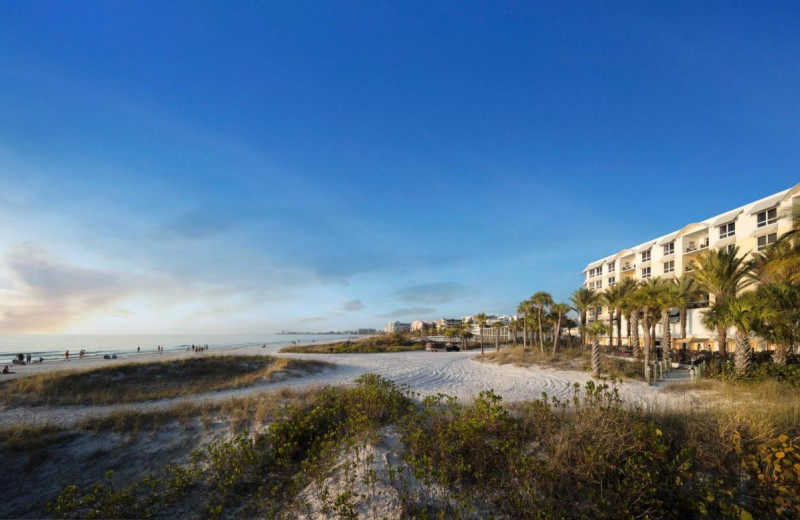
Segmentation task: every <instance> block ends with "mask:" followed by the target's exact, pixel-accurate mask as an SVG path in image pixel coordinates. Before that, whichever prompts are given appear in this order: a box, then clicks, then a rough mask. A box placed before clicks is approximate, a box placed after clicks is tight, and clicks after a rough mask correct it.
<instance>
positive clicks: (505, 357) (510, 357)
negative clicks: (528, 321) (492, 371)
mask: <svg viewBox="0 0 800 520" xmlns="http://www.w3.org/2000/svg"><path fill="white" fill-rule="evenodd" d="M551 348H552V346H551ZM551 348H546V347H545V350H544V354H542V351H541V350H540V349H539V348H538V347H534V348H529V347H522V346H517V347H508V348H504V349H502V350H499V351H491V352H486V353H485V354H483V355H481V356H478V357H476V358H475V359H477V360H479V361H485V362H488V363H496V364H498V365H508V364H511V365H515V366H519V367H528V366H532V365H538V366H544V367H553V368H562V369H573V370H574V369H577V370H583V369H585V368H586V367H588V366H589V363H590V359H589V352H588V351H587V350H586V349H583V348H580V347H567V348H560V349H558V350H557V351H556V355H555V356H553V351H552V350H551Z"/></svg>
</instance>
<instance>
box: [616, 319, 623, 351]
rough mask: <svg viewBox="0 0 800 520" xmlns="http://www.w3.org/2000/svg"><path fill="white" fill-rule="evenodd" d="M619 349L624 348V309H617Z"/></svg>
mask: <svg viewBox="0 0 800 520" xmlns="http://www.w3.org/2000/svg"><path fill="white" fill-rule="evenodd" d="M617 349H619V350H622V309H617Z"/></svg>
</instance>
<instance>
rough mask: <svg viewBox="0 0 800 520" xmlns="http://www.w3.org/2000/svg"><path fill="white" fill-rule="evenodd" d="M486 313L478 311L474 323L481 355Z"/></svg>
mask: <svg viewBox="0 0 800 520" xmlns="http://www.w3.org/2000/svg"><path fill="white" fill-rule="evenodd" d="M486 319H487V317H486V314H484V313H480V314H476V315H475V323H477V324H478V330H479V331H480V332H479V333H478V340H479V341H480V343H481V355H483V328H484V327H485V326H486Z"/></svg>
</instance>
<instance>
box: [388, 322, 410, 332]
mask: <svg viewBox="0 0 800 520" xmlns="http://www.w3.org/2000/svg"><path fill="white" fill-rule="evenodd" d="M405 330H411V324H410V323H400V322H399V321H390V322H389V323H387V324H386V332H402V331H405Z"/></svg>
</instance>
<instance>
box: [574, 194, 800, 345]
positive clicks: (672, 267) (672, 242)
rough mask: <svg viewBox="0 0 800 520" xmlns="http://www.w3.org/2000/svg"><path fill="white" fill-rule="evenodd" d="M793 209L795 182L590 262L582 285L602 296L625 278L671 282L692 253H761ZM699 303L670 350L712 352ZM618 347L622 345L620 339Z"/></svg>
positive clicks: (712, 337)
mask: <svg viewBox="0 0 800 520" xmlns="http://www.w3.org/2000/svg"><path fill="white" fill-rule="evenodd" d="M797 205H800V184H798V185H796V186H794V187H793V188H791V189H788V190H785V191H782V192H780V193H776V194H774V195H771V196H769V197H766V198H763V199H760V200H757V201H755V202H751V203H750V204H745V205H744V206H741V207H738V208H736V209H732V210H730V211H727V212H725V213H723V214H721V215H716V216H714V217H711V218H709V219H706V220H703V221H701V222H693V223H690V224H686V225H685V226H683V227H682V228H680V229H678V230H676V231H673V232H672V233H668V234H666V235H664V236H660V237H657V238H653V239H651V240H647V241H645V242H643V243H641V244H638V245H635V246H633V247H630V248H626V249H623V250H622V251H619V252H618V253H615V254H613V255H610V256H607V257H605V258H601V259H599V260H595V261H594V262H592V263H590V264H589V265H587V266H586V268H585V269H584V270H583V274H584V275H585V277H586V280H585V282H584V285H585V286H586V287H587V288H589V289H592V290H595V291H599V292H602V291H604V290H605V289H607V288H608V287H611V286H613V285H614V284H616V283H619V282H621V281H622V280H625V279H627V278H633V279H635V280H643V279H645V278H650V277H657V276H659V277H661V278H674V277H676V276H680V275H684V274H686V273H689V272H691V271H692V269H693V267H694V260H695V258H697V255H698V254H699V253H700V252H702V251H705V250H707V249H716V248H724V247H730V248H732V247H734V246H738V247H739V251H740V254H742V255H750V254H751V253H752V252H754V251H760V250H762V249H764V248H765V247H766V246H767V245H768V244H771V243H773V242H775V241H776V240H777V238H778V237H779V236H780V235H782V234H783V233H785V232H787V231H789V230H790V229H791V227H792V219H791V214H792V207H793V206H797ZM698 300H699V301H698V302H695V304H693V305H692V306H691V307H692V308H691V309H690V310H689V312H688V316H687V327H686V334H687V338H685V339H675V340H674V341H675V343H674V345H673V347H677V348H681V347H684V346H686V347H689V348H702V349H708V350H712V349H713V350H716V348H717V347H716V333H715V332H713V331H709V330H706V328H705V327H703V325H702V323H701V322H700V313H701V311H702V309H703V308H704V307H707V306H708V295H704V296H702V297H700V298H698ZM672 314H673V316H672V317H671V319H670V322H671V323H673V325H672V334H673V337H675V336H676V335H677V334H678V333H679V331H678V330H677V328H678V325H677V324H676V323H677V321H678V318H677V312H674V313H672ZM597 316H599V317H600V319H601V320H603V321H605V322H606V323H607V322H608V318H609V317H608V313H607V309H602V308H601V307H599V306H598V307H597V308H596V309H592V310H591V311H590V313H589V320H590V321H594V319H596V317H597ZM615 329H616V327H615ZM626 331H627V324H626V323H625V320H624V318H623V325H622V333H623V338H625V337H626V336H625V334H626ZM661 332H662V331H661V325H660V324H659V325H658V327H657V328H656V337H657V338H659V337H661ZM732 339H733V337H732V335H729V342H730V341H732ZM606 341H607V339H606ZM657 342H658V339H657ZM623 344H626V340H625V339H623ZM728 348H729V349H730V343H729V346H728ZM758 348H759V349H763V348H766V345H764V344H760V345H758Z"/></svg>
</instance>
